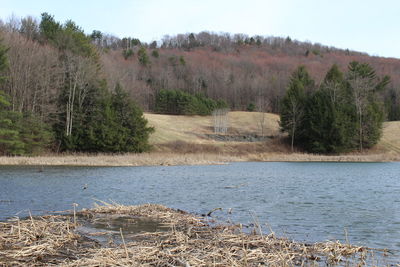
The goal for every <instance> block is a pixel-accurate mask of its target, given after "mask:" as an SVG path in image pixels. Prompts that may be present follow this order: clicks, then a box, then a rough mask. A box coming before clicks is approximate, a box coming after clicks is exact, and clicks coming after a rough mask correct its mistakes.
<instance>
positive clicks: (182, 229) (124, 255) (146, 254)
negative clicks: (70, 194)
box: [0, 204, 377, 266]
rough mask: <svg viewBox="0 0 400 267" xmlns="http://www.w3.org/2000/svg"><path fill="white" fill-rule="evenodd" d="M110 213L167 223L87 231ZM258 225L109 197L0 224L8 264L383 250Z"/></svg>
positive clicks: (252, 259)
mask: <svg viewBox="0 0 400 267" xmlns="http://www.w3.org/2000/svg"><path fill="white" fill-rule="evenodd" d="M104 216H110V218H111V217H114V218H115V216H124V217H125V218H126V217H127V216H128V217H129V218H131V219H132V220H134V219H135V218H142V219H143V218H145V219H151V220H153V221H157V222H158V223H161V224H163V226H164V230H163V231H151V232H145V231H144V232H139V233H134V234H129V233H127V232H126V231H125V230H124V229H123V227H121V228H120V231H119V232H118V231H117V233H118V234H119V242H106V243H104V242H103V243H100V242H98V241H96V238H95V237H96V236H98V235H103V234H104V232H103V233H101V232H100V233H96V232H90V233H86V234H83V233H82V232H81V231H80V230H79V229H80V226H79V225H80V224H81V223H82V222H85V221H86V222H88V221H89V222H92V223H93V222H96V221H97V220H99V218H104ZM126 227H128V225H127V226H126ZM258 227H259V226H257V225H256V226H255V228H254V230H253V231H252V233H247V234H246V233H243V231H242V228H241V226H240V225H216V224H210V223H209V222H208V220H207V219H206V218H204V217H197V216H194V215H192V214H189V213H186V212H184V211H180V210H174V209H170V208H167V207H164V206H161V205H155V204H146V205H139V206H122V205H117V204H112V205H110V204H105V205H102V206H96V207H95V208H94V209H90V210H83V211H80V212H77V213H75V212H74V213H73V215H62V216H61V215H49V216H41V217H34V218H33V217H30V218H27V219H23V220H19V219H15V220H12V221H8V222H2V223H0V265H1V266H43V265H58V266H264V265H265V266H321V265H322V266H325V265H329V266H336V265H338V266H343V265H346V266H361V265H364V264H365V263H366V262H370V263H371V259H370V257H374V256H373V254H374V253H375V254H376V253H377V251H376V250H372V249H369V248H366V247H361V246H353V245H350V244H342V243H340V242H331V241H329V242H321V243H314V244H305V243H299V242H295V241H291V240H289V239H285V238H279V237H276V236H275V235H274V234H273V233H271V234H269V235H264V234H262V233H261V232H260V229H259V228H258ZM114 232H115V231H114Z"/></svg>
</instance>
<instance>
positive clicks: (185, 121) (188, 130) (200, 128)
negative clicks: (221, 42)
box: [145, 111, 400, 154]
mask: <svg viewBox="0 0 400 267" xmlns="http://www.w3.org/2000/svg"><path fill="white" fill-rule="evenodd" d="M262 114H263V113H260V112H243V111H235V112H230V113H229V114H228V120H229V130H228V133H227V135H228V136H235V135H236V136H241V137H243V136H249V135H261V126H260V125H261V124H260V122H261V118H262ZM264 116H265V117H264V118H265V122H264V129H265V130H264V132H265V136H267V137H266V139H265V141H263V142H248V141H247V142H246V141H221V140H215V139H214V138H212V137H210V136H209V135H212V134H213V118H212V116H176V115H160V114H151V113H146V114H145V117H146V119H147V120H148V121H149V124H150V125H151V126H154V127H155V132H154V134H153V135H152V136H151V137H150V143H151V144H152V145H153V146H155V148H156V150H165V149H167V150H174V151H175V152H185V150H186V149H188V146H190V147H191V149H192V150H193V151H189V152H196V150H198V151H200V152H201V151H204V150H206V151H208V152H228V153H229V152H233V153H234V154H245V153H257V152H259V153H266V152H268V153H274V152H282V153H287V152H289V148H288V147H287V145H286V144H285V143H284V141H283V140H282V139H283V137H284V135H282V133H281V132H280V131H279V116H278V115H276V114H272V113H264ZM399 132H400V121H395V122H385V123H384V126H383V136H382V138H381V141H380V142H379V143H378V145H377V146H375V147H374V148H373V149H371V150H369V151H366V153H367V154H373V153H384V154H400V138H399V136H398V133H399ZM356 154H357V153H356Z"/></svg>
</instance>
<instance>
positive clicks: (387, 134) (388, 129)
mask: <svg viewBox="0 0 400 267" xmlns="http://www.w3.org/2000/svg"><path fill="white" fill-rule="evenodd" d="M378 147H383V148H384V150H386V151H391V152H397V153H400V121H391V122H385V123H384V124H383V135H382V138H381V140H380V141H379V144H378Z"/></svg>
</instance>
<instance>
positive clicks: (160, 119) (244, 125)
mask: <svg viewBox="0 0 400 267" xmlns="http://www.w3.org/2000/svg"><path fill="white" fill-rule="evenodd" d="M145 117H146V119H147V120H148V121H149V124H150V125H151V126H154V127H155V129H156V131H155V133H154V134H153V135H152V136H151V138H150V142H151V143H152V144H153V145H159V144H166V143H169V142H174V141H181V142H189V143H195V144H215V143H218V142H216V141H213V140H212V139H209V138H206V137H205V134H212V133H213V118H212V116H176V115H160V114H150V113H147V114H145ZM263 117H264V133H265V135H273V136H277V135H278V134H279V123H278V122H279V116H278V115H276V114H271V113H260V112H242V111H235V112H230V113H229V114H228V121H229V130H228V134H237V135H246V134H251V133H256V134H259V135H261V129H262V128H261V126H262V123H261V122H262V119H263Z"/></svg>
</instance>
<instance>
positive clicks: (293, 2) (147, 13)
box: [0, 0, 400, 58]
mask: <svg viewBox="0 0 400 267" xmlns="http://www.w3.org/2000/svg"><path fill="white" fill-rule="evenodd" d="M42 12H48V13H50V14H52V15H54V18H55V20H57V21H61V22H65V21H66V20H68V19H71V20H73V21H75V22H76V23H77V25H79V26H81V27H82V28H83V29H84V30H85V32H86V33H91V32H92V31H93V30H100V31H101V32H106V33H110V34H114V35H116V36H118V37H121V38H122V37H125V36H131V37H135V38H139V39H140V40H141V41H144V42H151V41H154V40H156V41H159V40H161V39H162V37H163V36H164V35H175V34H178V33H191V32H194V33H198V32H201V31H210V32H216V33H219V32H229V33H232V34H234V33H245V34H248V35H262V36H281V37H286V36H290V37H291V38H292V39H297V40H299V41H311V42H313V43H321V44H324V45H329V46H335V47H338V48H343V49H346V48H348V49H350V50H356V51H361V52H367V53H368V54H370V55H374V56H375V55H376V56H384V57H396V58H400V1H398V0H380V1H378V0H377V1H372V0H242V1H237V0H168V1H166V0H164V1H162V0H113V1H110V0H107V1H105V0H68V1H63V0H34V1H33V0H0V18H1V19H2V20H3V21H7V19H9V18H10V17H11V16H12V15H14V16H17V17H22V16H26V15H32V16H34V17H37V18H39V17H40V14H41V13H42Z"/></svg>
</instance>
